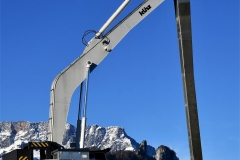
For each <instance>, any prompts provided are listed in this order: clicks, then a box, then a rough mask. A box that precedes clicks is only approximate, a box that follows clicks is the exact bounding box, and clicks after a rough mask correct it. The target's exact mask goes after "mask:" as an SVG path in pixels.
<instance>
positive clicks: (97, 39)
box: [3, 0, 202, 160]
mask: <svg viewBox="0 0 240 160" xmlns="http://www.w3.org/2000/svg"><path fill="white" fill-rule="evenodd" d="M129 2H130V0H125V1H124V2H123V3H122V4H121V5H120V7H119V8H118V9H117V10H116V12H115V13H114V14H113V15H112V16H111V17H110V18H109V20H108V21H107V22H106V23H105V24H104V25H103V27H102V28H101V29H100V30H99V31H98V32H96V31H93V30H89V31H86V32H85V34H84V36H83V43H84V44H85V45H86V48H85V50H84V51H83V54H82V55H81V56H80V57H78V58H77V59H76V60H75V61H74V62H72V63H71V64H70V65H69V66H68V67H67V68H65V69H64V70H63V71H62V72H61V73H60V74H59V75H58V76H57V77H56V78H55V79H54V81H53V83H52V86H51V92H50V94H51V100H50V113H49V133H48V140H49V141H50V142H56V144H62V138H63V133H64V128H65V123H66V120H67V115H68V110H69V105H70V100H71V97H72V94H73V92H74V90H75V89H76V88H77V87H78V86H79V85H80V84H81V86H82V85H83V82H84V80H85V85H86V87H85V96H84V113H83V116H82V117H80V116H79V115H78V121H77V142H76V144H75V148H74V149H64V148H61V147H60V148H59V147H55V148H54V147H52V148H50V151H48V148H47V149H46V151H40V153H41V154H40V155H42V157H44V158H47V159H56V160H60V159H72V160H73V159H74V160H89V158H90V157H91V158H93V159H105V156H104V153H106V152H107V151H109V150H110V149H106V150H99V151H94V152H93V151H90V150H89V149H87V148H84V138H85V126H86V120H87V119H86V108H87V88H88V79H89V74H90V73H91V72H92V71H93V70H94V69H95V68H96V67H97V66H98V65H99V63H100V62H101V61H102V60H103V59H104V58H105V57H106V56H107V55H108V54H109V52H111V51H112V50H113V49H114V47H115V46H116V45H117V44H118V43H119V42H120V41H121V40H122V39H123V37H124V36H125V35H126V34H127V33H128V32H129V31H130V30H131V29H133V28H134V27H135V26H136V25H137V24H138V23H139V22H140V21H142V20H143V19H144V18H145V17H146V16H148V15H149V14H150V13H151V12H152V11H153V10H154V9H156V7H158V6H159V5H160V4H161V3H162V2H163V0H144V1H143V2H142V3H141V4H140V5H139V6H137V7H136V8H135V9H134V10H133V11H132V12H131V13H129V14H128V15H127V16H126V17H125V18H124V19H123V20H122V21H120V22H119V23H118V24H117V25H115V26H114V27H113V28H112V29H111V30H110V31H108V32H107V33H106V34H104V31H105V30H106V29H107V28H108V27H109V25H110V24H111V23H112V22H113V21H114V20H115V18H116V17H117V16H118V15H119V14H120V13H121V11H122V10H123V9H124V8H125V7H126V6H127V5H128V3H129ZM174 4H175V11H176V21H177V27H178V36H179V48H180V55H181V64H182V74H183V82H184V94H185V104H186V113H187V122H188V130H189V132H188V133H189V144H190V153H191V159H192V160H202V153H201V143H200V131H199V125H198V117H197V105H196V94H195V88H194V78H193V65H192V63H193V62H192V48H191V46H192V44H191V39H192V37H191V21H190V0H174ZM89 33H95V36H94V37H93V38H92V39H91V40H90V41H89V42H86V41H85V39H84V37H85V35H87V34H89ZM81 88H82V87H81ZM81 93H82V91H81ZM189 95H190V96H189ZM80 101H82V100H80ZM190 102H191V103H190ZM80 103H82V102H80ZM80 109H81V108H80V107H79V110H80ZM80 124H81V125H80ZM80 133H81V135H80ZM36 143H37V142H36ZM48 143H49V142H48ZM29 144H31V145H30V146H32V144H33V145H34V142H30V143H29ZM29 144H28V145H29ZM23 150H30V152H32V148H31V147H30V148H24V149H23ZM49 152H51V155H49ZM11 153H12V152H11ZM11 153H9V154H11ZM16 153H17V155H18V156H21V155H20V154H21V151H16ZM23 153H24V154H23V155H22V157H21V160H22V159H24V160H26V159H28V160H32V157H31V155H30V156H29V157H26V155H27V154H29V153H27V152H26V153H25V152H23ZM4 157H7V155H6V156H3V160H8V159H6V158H4ZM42 157H41V158H40V159H43V158H42ZM94 157H95V158H94ZM96 157H98V158H96ZM15 159H16V158H15ZM15 159H13V160H15Z"/></svg>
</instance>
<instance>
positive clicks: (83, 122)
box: [80, 61, 92, 148]
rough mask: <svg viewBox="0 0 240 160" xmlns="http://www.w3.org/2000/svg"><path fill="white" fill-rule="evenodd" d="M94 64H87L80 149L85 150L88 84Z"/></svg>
mask: <svg viewBox="0 0 240 160" xmlns="http://www.w3.org/2000/svg"><path fill="white" fill-rule="evenodd" d="M91 64H92V62H90V61H88V62H87V73H86V74H87V76H86V80H85V95H84V108H83V117H82V129H81V136H80V138H81V141H80V148H84V141H85V128H86V121H87V118H86V114H87V113H86V112H87V98H88V97H87V96H88V82H89V74H90V66H91Z"/></svg>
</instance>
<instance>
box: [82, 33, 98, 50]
mask: <svg viewBox="0 0 240 160" xmlns="http://www.w3.org/2000/svg"><path fill="white" fill-rule="evenodd" d="M90 33H95V34H96V33H97V32H96V31H94V30H87V31H86V32H84V34H83V36H82V43H83V44H84V45H85V46H88V44H87V41H86V40H85V36H86V35H88V34H90Z"/></svg>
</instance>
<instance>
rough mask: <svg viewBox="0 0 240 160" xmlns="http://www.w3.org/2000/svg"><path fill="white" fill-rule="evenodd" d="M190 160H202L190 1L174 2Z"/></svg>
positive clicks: (177, 0)
mask: <svg viewBox="0 0 240 160" xmlns="http://www.w3.org/2000/svg"><path fill="white" fill-rule="evenodd" d="M174 5H175V15H176V23H177V32H178V43H179V51H180V59H181V70H182V80H183V88H184V99H185V109H186V116H187V127H188V140H189V147H190V155H191V160H202V159H203V158H202V147H201V139H200V129H199V122H198V111H197V100H196V91H195V83H194V69H193V51H192V30H191V13H190V0H174Z"/></svg>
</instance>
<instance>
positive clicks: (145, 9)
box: [139, 5, 152, 16]
mask: <svg viewBox="0 0 240 160" xmlns="http://www.w3.org/2000/svg"><path fill="white" fill-rule="evenodd" d="M151 8H152V7H151V6H150V5H148V6H147V7H144V8H143V9H142V11H139V14H140V15H141V16H142V15H144V14H145V13H146V12H147V11H148V10H150V9H151Z"/></svg>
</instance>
